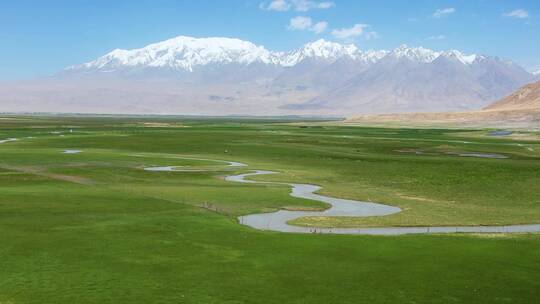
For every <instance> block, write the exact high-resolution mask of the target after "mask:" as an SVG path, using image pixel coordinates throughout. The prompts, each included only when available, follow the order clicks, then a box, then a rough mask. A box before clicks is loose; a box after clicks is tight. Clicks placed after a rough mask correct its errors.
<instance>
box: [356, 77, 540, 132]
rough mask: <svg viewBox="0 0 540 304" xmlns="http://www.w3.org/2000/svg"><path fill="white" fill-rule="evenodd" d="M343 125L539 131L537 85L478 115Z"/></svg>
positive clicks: (373, 118)
mask: <svg viewBox="0 0 540 304" xmlns="http://www.w3.org/2000/svg"><path fill="white" fill-rule="evenodd" d="M345 123H347V124H398V125H452V126H481V127H497V128H503V127H519V128H536V129H538V128H540V81H538V82H535V83H531V84H528V85H526V86H523V87H521V88H519V89H518V90H517V91H516V92H514V93H512V94H510V95H509V96H507V97H505V98H503V99H501V100H499V101H497V102H495V103H493V104H491V105H489V106H488V107H486V108H485V109H483V110H481V111H468V112H438V113H437V112H435V113H403V114H379V115H357V116H353V117H350V118H348V119H347V120H346V122H345Z"/></svg>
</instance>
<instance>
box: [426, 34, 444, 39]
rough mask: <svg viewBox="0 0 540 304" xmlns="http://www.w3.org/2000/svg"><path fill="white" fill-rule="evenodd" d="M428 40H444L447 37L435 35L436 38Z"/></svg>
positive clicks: (432, 37) (431, 37) (430, 37)
mask: <svg viewBox="0 0 540 304" xmlns="http://www.w3.org/2000/svg"><path fill="white" fill-rule="evenodd" d="M427 39H428V40H444V39H446V36H445V35H435V36H429V37H428V38H427Z"/></svg>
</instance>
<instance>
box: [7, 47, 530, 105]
mask: <svg viewBox="0 0 540 304" xmlns="http://www.w3.org/2000/svg"><path fill="white" fill-rule="evenodd" d="M536 77H538V76H534V75H533V74H532V73H529V72H527V71H525V70H524V69H522V68H521V67H520V66H518V65H517V64H515V63H512V62H511V61H508V60H503V59H500V58H497V57H492V56H487V55H479V54H464V53H462V52H460V51H458V50H447V51H436V50H431V49H427V48H423V47H409V46H407V45H401V46H399V47H397V48H395V49H393V50H361V49H359V48H357V47H356V46H355V45H353V44H340V43H336V42H330V41H326V40H322V39H321V40H317V41H314V42H311V43H307V44H306V45H304V46H302V47H300V48H298V49H295V50H291V51H287V52H276V51H271V50H268V49H266V48H265V47H263V46H259V45H256V44H254V43H251V42H248V41H243V40H239V39H233V38H219V37H214V38H193V37H186V36H179V37H176V38H173V39H169V40H166V41H162V42H158V43H154V44H150V45H148V46H145V47H142V48H139V49H133V50H121V49H116V50H114V51H112V52H110V53H108V54H105V55H104V56H102V57H99V58H97V59H96V60H93V61H90V62H88V63H84V64H81V65H75V66H71V67H68V68H66V69H65V70H63V71H61V72H59V73H58V74H57V75H55V76H53V77H51V78H49V79H47V80H46V81H45V80H42V81H41V82H25V83H22V84H17V86H16V87H15V88H14V87H13V86H10V87H6V86H0V105H2V106H3V109H4V111H50V110H51V109H55V111H58V110H57V109H60V112H62V111H64V112H94V113H98V112H107V113H167V114H168V113H182V114H212V115H216V114H265V115H270V114H332V115H335V114H338V115H353V114H360V113H388V112H407V111H409V112H410V111H451V110H468V109H478V108H482V107H484V106H486V105H487V104H489V103H490V102H492V101H494V100H497V99H499V98H501V97H503V96H505V95H507V94H509V93H511V92H512V91H514V90H515V89H517V88H518V87H520V86H522V85H524V84H525V83H528V82H531V81H532V80H533V79H535V78H536Z"/></svg>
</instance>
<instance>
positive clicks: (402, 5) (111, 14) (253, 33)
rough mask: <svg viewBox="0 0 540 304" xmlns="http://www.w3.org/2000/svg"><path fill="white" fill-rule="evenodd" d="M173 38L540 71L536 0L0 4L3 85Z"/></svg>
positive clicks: (54, 0) (51, 0)
mask: <svg viewBox="0 0 540 304" xmlns="http://www.w3.org/2000/svg"><path fill="white" fill-rule="evenodd" d="M178 35H187V36H195V37H208V36H225V37H235V38H240V39H245V40H249V41H252V42H254V43H256V44H260V45H264V46H265V47H267V48H268V49H271V50H289V49H293V48H296V47H299V46H301V45H302V44H304V43H306V42H309V41H313V40H316V39H319V38H324V39H328V40H334V41H340V42H353V43H355V44H356V45H357V46H358V47H360V48H361V49H391V48H395V47H397V46H399V45H400V44H404V43H405V44H408V45H411V46H424V47H429V48H433V49H440V50H442V49H451V48H452V49H458V50H461V51H464V52H466V53H484V54H488V55H495V56H499V57H503V58H508V59H512V60H514V61H516V62H517V63H519V64H521V65H522V66H523V67H525V68H527V69H540V1H539V0H522V1H519V0H514V1H501V0H463V1H437V0H431V1H422V0H416V1H398V0H388V1H384V0H379V1H353V0H350V1H343V0H332V1H330V0H328V1H309V0H266V1H265V0H237V1H235V0H228V1H225V0H223V1H220V0H213V1H211V0H198V1H180V0H177V1H173V0H152V1H150V0H132V1H127V0H93V1H90V0H48V1H44V0H43V1H42V0H34V1H29V0H2V1H1V2H0V42H1V44H0V79H3V80H11V79H24V78H31V77H36V76H41V75H47V74H51V73H54V72H56V71H58V70H60V69H62V68H63V67H65V66H68V65H72V64H78V63H82V62H86V61H89V60H92V59H94V58H96V57H98V56H101V55H103V54H105V53H107V52H109V51H111V50H112V49H115V48H126V49H129V48H137V47H142V46H144V45H146V44H149V43H152V42H157V41H161V40H165V39H168V38H172V37H175V36H178Z"/></svg>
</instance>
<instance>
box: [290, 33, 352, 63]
mask: <svg viewBox="0 0 540 304" xmlns="http://www.w3.org/2000/svg"><path fill="white" fill-rule="evenodd" d="M357 53H359V50H358V48H357V47H356V46H355V45H354V44H349V45H343V44H339V43H336V42H331V41H326V40H324V39H319V40H317V41H314V42H310V43H307V44H305V45H304V46H303V47H301V48H299V49H297V50H294V51H291V52H288V53H282V54H280V55H281V59H280V63H281V65H283V66H286V67H290V66H294V65H296V64H298V63H299V62H301V61H303V60H304V59H307V58H312V59H315V58H316V59H322V60H326V61H333V60H336V59H338V58H341V57H350V58H353V59H354V58H356V55H357Z"/></svg>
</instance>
